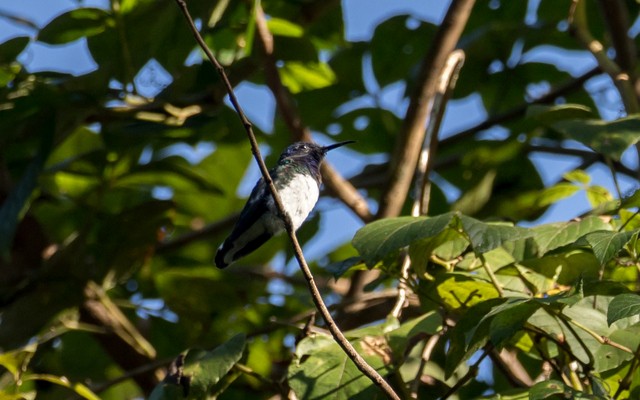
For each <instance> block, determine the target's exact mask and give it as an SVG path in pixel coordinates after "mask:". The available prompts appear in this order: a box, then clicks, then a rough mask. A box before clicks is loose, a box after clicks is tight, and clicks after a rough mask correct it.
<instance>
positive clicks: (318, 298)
mask: <svg viewBox="0 0 640 400" xmlns="http://www.w3.org/2000/svg"><path fill="white" fill-rule="evenodd" d="M176 3H177V4H178V6H179V7H180V9H181V10H182V12H183V14H184V16H185V18H186V19H187V22H188V23H189V27H190V28H191V31H192V33H193V35H194V37H195V39H196V41H197V42H198V44H199V45H200V47H201V48H202V50H203V51H204V52H205V54H206V55H207V58H209V61H210V62H211V63H212V64H213V65H214V66H215V68H216V70H217V71H218V74H219V75H220V77H221V78H222V81H223V83H224V85H225V87H226V89H227V92H228V95H229V100H230V101H231V104H232V105H233V107H234V108H235V110H236V112H237V114H238V117H239V118H240V121H241V122H242V125H243V126H244V128H245V131H246V133H247V136H248V139H249V142H250V143H251V150H252V152H253V156H254V158H255V159H256V162H257V163H258V166H259V167H260V172H261V173H262V178H263V179H264V181H265V183H266V184H267V186H268V187H269V191H270V192H271V196H272V197H273V200H274V202H275V204H276V206H277V208H278V211H279V212H280V214H281V216H282V219H283V222H284V225H285V228H286V230H287V233H288V235H289V238H290V239H291V243H292V245H293V248H294V252H295V256H296V260H297V261H298V264H299V266H300V269H301V270H302V273H303V275H304V276H305V278H306V280H307V284H308V286H309V291H310V292H311V295H312V298H313V302H314V303H315V305H316V307H317V308H318V310H319V311H320V313H321V314H322V317H323V318H324V320H325V322H326V324H327V326H328V328H329V331H330V332H331V334H332V335H333V338H334V339H335V340H336V342H337V343H338V345H339V346H340V347H341V348H342V350H343V351H344V352H345V354H346V355H347V356H348V357H349V358H350V359H351V360H352V361H353V362H354V364H355V365H356V367H357V368H358V369H359V370H360V371H361V372H362V373H363V374H364V375H365V376H367V377H368V378H369V379H371V381H372V382H373V383H374V384H376V385H377V386H378V387H379V388H380V389H381V390H382V391H383V392H384V393H385V394H386V395H387V397H389V398H390V399H397V400H400V397H398V395H397V394H396V393H395V391H394V390H393V388H392V387H391V386H390V385H389V384H388V383H387V381H385V380H384V378H382V376H380V374H379V373H378V372H377V371H376V370H375V369H373V368H372V367H371V366H370V365H369V364H367V362H366V361H365V360H364V358H362V356H360V354H358V352H357V351H356V350H355V348H354V347H353V346H352V345H351V343H349V341H348V340H347V338H345V336H344V335H343V334H342V331H340V329H339V328H338V326H337V325H336V323H335V322H334V321H333V318H332V317H331V313H329V310H328V309H327V307H326V305H325V304H324V301H323V300H322V295H321V294H320V291H319V290H318V287H317V286H316V284H315V281H314V278H313V275H312V274H311V270H310V269H309V266H308V265H307V262H306V260H305V259H304V255H303V253H302V248H301V247H300V244H299V243H298V238H297V237H296V234H295V231H294V229H293V225H292V223H291V218H290V217H289V215H288V214H287V212H286V210H285V208H284V205H283V204H282V199H281V198H280V195H279V194H278V190H277V189H276V187H275V185H274V184H273V180H272V179H271V176H270V175H269V170H268V169H267V166H266V165H265V164H264V160H263V159H262V156H261V154H260V149H259V147H258V142H257V140H256V137H255V134H254V133H253V126H252V125H251V122H249V120H248V119H247V117H246V115H245V113H244V111H243V110H242V107H241V106H240V103H239V102H238V99H237V98H236V96H235V93H234V91H233V87H232V86H231V83H230V82H229V79H228V78H227V75H226V73H225V72H224V68H223V67H222V66H221V65H220V63H219V62H218V60H217V59H216V58H215V57H214V55H213V53H211V50H209V47H208V46H207V44H206V43H205V42H204V40H203V39H202V36H201V35H200V33H199V32H198V29H197V28H196V26H195V24H194V23H193V19H192V18H191V15H190V14H189V10H188V9H187V4H186V3H185V2H184V0H176Z"/></svg>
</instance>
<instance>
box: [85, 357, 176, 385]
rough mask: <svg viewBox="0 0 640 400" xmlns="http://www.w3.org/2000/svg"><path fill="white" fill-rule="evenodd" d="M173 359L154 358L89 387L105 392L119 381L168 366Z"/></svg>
mask: <svg viewBox="0 0 640 400" xmlns="http://www.w3.org/2000/svg"><path fill="white" fill-rule="evenodd" d="M172 361H173V357H172V358H165V359H164V360H154V361H151V362H150V363H148V364H145V365H141V366H139V367H137V368H134V369H132V370H129V371H126V372H124V373H123V374H122V375H119V376H117V377H115V378H113V379H112V380H110V381H107V382H102V383H98V384H92V385H90V386H89V387H90V388H91V390H92V391H94V392H95V393H100V392H104V391H105V390H107V389H109V388H110V387H112V386H115V385H117V384H119V383H122V382H124V381H126V380H129V379H132V378H134V377H136V376H138V375H141V374H145V373H147V372H151V371H155V370H157V369H158V368H161V367H166V366H167V365H169V364H171V362H172Z"/></svg>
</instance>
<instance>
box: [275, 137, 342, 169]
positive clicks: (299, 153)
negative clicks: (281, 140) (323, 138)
mask: <svg viewBox="0 0 640 400" xmlns="http://www.w3.org/2000/svg"><path fill="white" fill-rule="evenodd" d="M349 143H354V141H353V140H348V141H346V142H340V143H335V144H332V145H329V146H320V145H319V144H316V143H311V142H296V143H294V144H292V145H290V146H289V147H287V148H286V149H285V151H283V152H282V154H281V155H280V159H279V160H278V164H280V165H282V164H288V163H289V162H296V161H297V162H304V161H307V162H315V163H317V164H320V162H321V161H322V159H323V158H324V156H325V155H326V154H327V152H328V151H331V150H333V149H336V148H338V147H340V146H344V145H345V144H349Z"/></svg>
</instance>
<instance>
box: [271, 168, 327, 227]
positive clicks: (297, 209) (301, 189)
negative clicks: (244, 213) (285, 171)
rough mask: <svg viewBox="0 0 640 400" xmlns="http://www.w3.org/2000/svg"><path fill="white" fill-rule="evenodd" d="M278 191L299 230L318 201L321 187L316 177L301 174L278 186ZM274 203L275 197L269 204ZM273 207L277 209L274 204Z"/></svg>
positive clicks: (292, 221)
mask: <svg viewBox="0 0 640 400" xmlns="http://www.w3.org/2000/svg"><path fill="white" fill-rule="evenodd" d="M278 193H279V194H280V198H281V199H282V203H283V204H284V207H285V209H286V210H287V213H288V214H289V217H291V223H292V224H293V228H294V229H296V230H297V229H298V228H300V225H302V223H303V222H304V220H305V219H307V216H308V215H309V213H310V212H311V210H313V207H314V206H315V205H316V203H317V202H318V196H319V195H320V189H319V188H318V183H317V182H316V181H315V179H313V178H312V177H310V176H308V175H303V174H299V175H296V176H295V177H294V178H293V179H292V180H291V181H290V182H289V183H288V184H287V185H285V186H283V187H281V188H278ZM272 205H273V199H271V201H270V202H269V206H272ZM273 209H274V210H275V205H273Z"/></svg>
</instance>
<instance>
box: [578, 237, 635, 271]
mask: <svg viewBox="0 0 640 400" xmlns="http://www.w3.org/2000/svg"><path fill="white" fill-rule="evenodd" d="M636 233H637V231H622V232H611V231H597V232H591V233H589V234H587V235H585V236H584V241H586V242H587V243H588V244H589V246H591V250H593V254H594V255H595V256H596V258H597V259H598V261H600V264H604V263H606V262H607V261H609V260H611V259H612V258H613V257H614V256H615V255H616V254H618V252H619V251H620V250H621V249H622V248H623V247H624V246H625V245H626V244H627V242H629V240H631V237H633V235H634V234H636Z"/></svg>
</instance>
